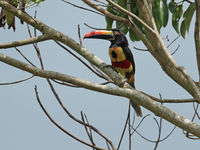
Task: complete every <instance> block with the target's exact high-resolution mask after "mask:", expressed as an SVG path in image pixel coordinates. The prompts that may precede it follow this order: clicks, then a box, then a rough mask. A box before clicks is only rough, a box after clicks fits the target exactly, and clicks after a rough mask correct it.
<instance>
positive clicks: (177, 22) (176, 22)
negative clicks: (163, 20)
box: [172, 14, 179, 33]
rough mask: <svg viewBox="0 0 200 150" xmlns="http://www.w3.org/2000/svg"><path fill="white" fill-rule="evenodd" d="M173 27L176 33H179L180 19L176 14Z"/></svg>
mask: <svg viewBox="0 0 200 150" xmlns="http://www.w3.org/2000/svg"><path fill="white" fill-rule="evenodd" d="M172 26H173V27H174V29H175V30H176V32H177V33H179V28H178V27H179V19H178V18H177V17H176V16H175V14H173V15H172Z"/></svg>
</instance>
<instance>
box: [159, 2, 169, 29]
mask: <svg viewBox="0 0 200 150" xmlns="http://www.w3.org/2000/svg"><path fill="white" fill-rule="evenodd" d="M159 15H160V20H161V22H162V25H163V27H166V25H167V23H168V19H169V11H168V6H167V0H162V1H161V2H160V14H159Z"/></svg>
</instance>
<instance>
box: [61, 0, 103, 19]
mask: <svg viewBox="0 0 200 150" xmlns="http://www.w3.org/2000/svg"><path fill="white" fill-rule="evenodd" d="M61 1H63V2H65V3H67V4H70V5H72V6H73V7H76V8H79V9H83V10H86V11H89V12H92V13H95V14H98V15H101V16H104V15H102V14H101V13H99V12H97V11H94V10H91V9H88V8H85V7H82V6H78V5H75V4H73V3H71V2H68V1H66V0H61Z"/></svg>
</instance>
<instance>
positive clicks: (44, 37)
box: [0, 34, 50, 49]
mask: <svg viewBox="0 0 200 150" xmlns="http://www.w3.org/2000/svg"><path fill="white" fill-rule="evenodd" d="M49 39H50V37H49V36H47V35H46V34H44V35H40V36H37V37H33V38H28V39H24V40H19V41H13V42H8V43H1V44H0V49H7V48H12V47H18V46H24V45H28V44H32V43H35V42H43V41H46V40H49Z"/></svg>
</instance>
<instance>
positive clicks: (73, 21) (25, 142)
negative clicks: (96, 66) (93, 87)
mask: <svg viewBox="0 0 200 150" xmlns="http://www.w3.org/2000/svg"><path fill="white" fill-rule="evenodd" d="M72 2H74V3H76V4H79V5H82V6H85V5H84V4H83V3H81V2H80V1H72ZM35 10H37V18H38V19H39V20H40V21H42V22H43V23H45V24H47V25H49V26H50V27H52V28H54V29H56V30H58V31H61V32H63V33H64V34H67V35H68V36H70V37H71V38H73V39H74V40H76V41H77V42H78V41H79V38H78V24H79V25H80V29H81V35H82V36H83V35H84V34H86V33H87V32H89V31H91V29H89V28H88V27H86V26H85V25H84V23H87V24H89V25H91V26H93V27H97V28H105V26H106V24H105V19H104V17H102V16H99V15H96V14H93V13H90V12H87V11H85V10H80V9H78V8H75V7H72V6H70V5H68V4H66V3H64V2H62V1H60V0H54V1H47V0H46V2H44V3H43V4H41V5H40V6H39V7H34V8H28V9H27V12H30V14H31V15H34V11H35ZM169 24H171V21H170V22H169ZM193 27H194V24H192V25H191V28H190V34H189V35H188V34H187V35H186V39H185V40H183V39H182V38H181V37H180V38H179V39H178V40H177V41H176V42H174V43H173V44H172V46H171V47H170V48H169V50H170V52H173V51H174V50H175V49H176V48H177V46H178V45H179V44H180V48H179V50H178V51H177V52H176V53H175V54H174V55H173V57H174V59H175V60H176V61H177V62H178V64H180V65H181V66H184V67H185V69H186V71H187V72H188V73H189V74H190V75H191V76H192V78H193V79H194V80H198V73H197V66H196V61H195V59H196V57H195V49H194V42H193ZM31 30H32V28H31ZM39 34H40V33H39V32H38V35H39ZM0 35H1V36H0V43H4V42H10V41H14V40H22V39H26V38H28V37H29V35H28V32H27V26H26V24H24V25H21V24H19V20H18V19H16V31H15V32H13V31H12V30H7V27H6V29H5V30H4V29H2V28H1V29H0ZM161 35H162V37H163V38H164V37H166V35H168V37H169V39H170V42H171V41H172V40H173V39H174V38H175V37H177V34H176V33H175V31H174V30H173V29H172V28H166V29H164V30H163V31H162V33H161ZM164 41H165V43H166V45H168V44H169V43H170V42H168V41H166V40H164ZM129 43H130V49H131V50H132V52H133V54H134V58H135V62H136V88H137V89H139V90H142V91H144V92H147V93H149V94H151V95H153V96H156V97H159V93H160V94H161V95H162V97H163V98H177V99H178V98H190V95H189V94H188V93H187V92H186V91H185V90H183V89H182V88H181V87H180V86H178V85H177V84H176V83H175V82H174V81H172V80H171V79H170V78H169V77H168V76H167V75H166V74H165V73H164V72H163V71H162V69H161V67H160V66H159V64H158V63H157V62H156V61H155V60H154V58H153V57H152V56H151V55H150V53H148V52H141V51H137V50H135V49H134V48H133V46H136V47H138V48H145V47H144V45H143V44H142V43H141V42H135V43H133V42H131V41H130V40H129ZM109 44H110V43H109V42H107V41H101V40H84V41H83V46H84V47H86V48H87V49H89V50H90V51H91V52H92V53H94V54H95V55H96V56H98V57H99V58H101V59H102V60H103V61H105V62H106V63H108V64H110V60H109V56H108V47H109ZM38 45H39V48H40V50H41V55H42V57H43V61H44V66H45V68H46V69H48V70H53V71H58V72H62V73H65V74H68V75H72V76H76V77H79V78H82V79H87V80H90V81H92V82H97V83H101V82H103V81H102V80H101V79H99V78H98V77H96V76H95V75H94V74H92V73H91V71H89V70H88V69H87V68H85V67H84V66H83V65H82V64H81V63H80V62H79V61H77V60H76V59H75V58H73V57H72V56H71V55H70V54H69V53H67V52H66V51H65V50H63V49H62V48H60V47H59V46H57V45H56V44H55V43H54V42H53V41H48V42H42V43H39V44H38ZM19 49H20V50H21V51H22V52H23V53H24V55H26V56H27V57H28V58H29V59H30V60H31V61H32V62H33V63H34V64H35V65H37V66H39V61H38V59H37V56H36V52H35V50H34V49H33V47H32V46H31V45H30V46H24V47H19ZM1 53H4V54H6V55H8V56H11V57H14V58H17V59H20V60H21V61H24V62H25V60H24V59H23V58H22V57H21V56H20V55H19V54H18V53H17V52H16V51H15V49H7V50H1ZM0 70H1V77H0V82H1V83H3V82H11V81H16V80H20V79H23V78H26V77H28V76H30V74H28V73H26V72H23V71H20V70H18V69H15V68H13V67H10V66H8V65H6V64H3V63H0ZM35 85H37V87H38V91H39V95H40V98H41V101H42V102H43V104H44V106H45V107H46V109H47V110H48V112H49V113H50V114H51V115H52V117H53V118H54V119H55V120H56V121H57V122H58V123H59V124H61V125H62V126H63V127H64V128H65V129H67V130H68V131H71V132H72V133H73V134H75V135H76V136H78V137H80V138H82V139H84V140H86V141H89V140H88V138H87V136H86V133H85V131H84V128H83V127H82V126H80V125H78V124H77V123H75V122H73V121H72V120H71V119H69V117H68V116H67V115H66V114H65V113H64V111H63V110H62V109H61V107H60V106H59V105H58V103H57V101H56V100H55V98H54V97H53V94H52V93H51V91H50V88H49V86H48V84H47V82H46V80H44V79H41V78H39V77H35V78H33V79H31V80H29V81H27V82H24V83H20V84H15V85H9V86H0V94H1V98H0V149H2V150H12V149H16V150H27V149H29V150H35V149H38V150H40V149H48V150H53V149H59V150H66V149H73V150H75V149H77V150H78V149H81V150H84V149H89V148H88V147H86V146H85V145H83V144H80V143H79V142H77V141H74V140H73V139H72V138H71V137H69V136H67V135H66V134H64V133H63V132H62V131H60V130H59V129H58V128H57V127H55V126H54V125H53V124H52V123H51V122H50V121H49V120H48V118H47V117H46V116H45V114H44V113H43V111H42V109H41V108H40V106H39V104H38V103H37V101H36V96H35V93H34V86H35ZM54 85H55V88H56V90H57V93H58V94H59V95H60V97H61V99H62V101H63V103H64V104H65V106H66V107H67V108H68V109H69V110H70V111H71V113H73V114H74V115H75V116H76V117H78V118H80V112H81V111H83V112H84V113H85V114H86V115H87V117H88V120H89V122H90V123H91V124H92V125H94V126H95V127H96V128H98V129H99V130H100V131H101V132H102V133H103V134H105V135H106V136H107V137H109V138H110V139H111V140H112V141H113V143H114V144H115V145H116V146H117V143H118V142H119V138H120V135H121V132H122V130H123V125H124V123H125V120H126V116H127V107H128V99H125V98H121V97H116V96H110V95H105V94H101V93H97V92H91V91H89V90H86V89H81V88H78V89H76V88H70V87H65V86H64V87H63V86H61V85H56V84H54ZM165 105H166V106H167V107H169V108H170V109H172V110H173V111H175V112H177V113H179V114H181V115H184V116H185V117H187V118H189V119H191V117H192V115H193V109H192V108H193V107H192V104H165ZM142 111H143V114H144V115H147V114H150V116H149V117H148V118H147V119H145V121H144V122H143V124H142V125H141V126H140V128H139V129H138V131H139V132H140V133H141V134H142V135H143V136H145V137H146V138H149V139H151V140H156V139H157V135H158V128H157V125H156V122H155V120H154V119H153V118H154V117H155V118H157V117H156V116H155V115H154V114H152V113H151V112H149V111H148V110H146V109H144V108H142ZM157 119H159V118H157ZM140 120H141V118H136V121H135V125H137V124H138V123H139V122H140ZM173 127H174V126H173V125H172V124H170V123H168V122H166V121H163V130H162V135H161V137H165V136H166V135H167V134H168V133H169V132H170V131H171V130H172V128H173ZM126 135H127V134H126ZM96 143H97V146H100V147H104V148H106V144H105V142H104V141H103V140H100V138H98V137H96ZM132 143H133V149H134V150H139V149H153V148H154V146H155V144H152V143H150V142H147V141H145V140H144V139H142V138H141V137H140V136H138V135H137V134H135V135H134V136H133V139H132ZM127 144H128V142H127V138H125V140H124V142H123V144H122V147H121V148H122V149H128V146H127ZM198 148H199V141H193V140H189V139H187V138H185V137H184V135H183V134H182V130H181V129H178V128H176V130H175V131H174V133H173V134H172V135H171V136H170V137H169V138H168V139H167V140H165V141H164V142H161V143H160V144H159V147H158V150H168V149H182V150H188V149H192V150H195V149H198Z"/></svg>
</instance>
